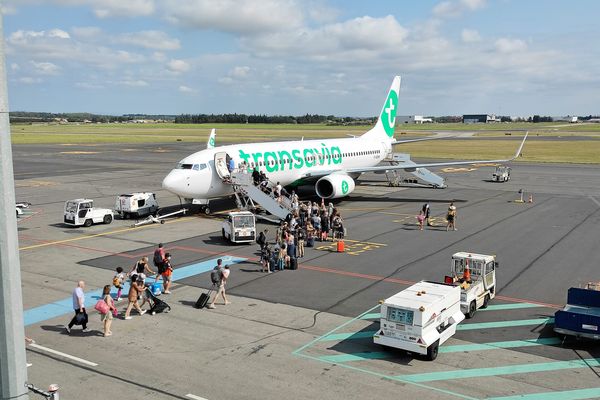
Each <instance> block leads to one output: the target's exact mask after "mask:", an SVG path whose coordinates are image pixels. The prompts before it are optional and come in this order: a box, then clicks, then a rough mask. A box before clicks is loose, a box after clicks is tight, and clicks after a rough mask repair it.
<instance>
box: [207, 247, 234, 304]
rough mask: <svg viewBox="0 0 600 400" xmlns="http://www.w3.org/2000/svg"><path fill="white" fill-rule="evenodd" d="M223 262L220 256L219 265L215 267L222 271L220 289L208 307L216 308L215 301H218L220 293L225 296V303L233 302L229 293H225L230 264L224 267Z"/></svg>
mask: <svg viewBox="0 0 600 400" xmlns="http://www.w3.org/2000/svg"><path fill="white" fill-rule="evenodd" d="M222 263H223V260H221V259H220V258H219V259H218V260H217V266H216V267H215V269H217V270H218V271H219V272H220V274H219V275H220V277H221V280H220V281H219V289H218V290H217V293H216V294H215V297H214V299H213V301H212V302H211V303H210V304H209V305H208V306H206V307H207V308H215V302H216V301H217V298H218V297H219V294H220V295H221V296H223V302H224V303H225V305H227V304H231V302H230V301H228V300H227V295H226V294H225V285H226V284H227V279H228V278H229V273H230V272H231V271H229V265H226V266H225V267H223V266H222Z"/></svg>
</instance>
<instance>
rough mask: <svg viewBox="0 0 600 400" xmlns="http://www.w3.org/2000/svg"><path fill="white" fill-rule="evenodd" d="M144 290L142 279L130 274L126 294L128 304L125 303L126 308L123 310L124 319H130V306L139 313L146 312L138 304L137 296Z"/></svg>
mask: <svg viewBox="0 0 600 400" xmlns="http://www.w3.org/2000/svg"><path fill="white" fill-rule="evenodd" d="M144 290H146V287H145V286H144V279H142V277H140V276H138V275H132V277H131V286H130V287H129V295H128V296H127V299H128V300H129V304H127V310H125V319H131V316H130V315H129V314H130V313H131V309H132V308H135V309H136V310H137V312H138V313H139V314H140V315H144V314H146V310H142V308H141V307H140V305H139V304H138V297H139V296H140V295H141V294H142V293H144Z"/></svg>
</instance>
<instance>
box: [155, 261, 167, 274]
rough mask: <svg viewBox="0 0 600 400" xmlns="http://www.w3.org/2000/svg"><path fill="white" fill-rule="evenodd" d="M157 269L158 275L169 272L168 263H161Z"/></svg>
mask: <svg viewBox="0 0 600 400" xmlns="http://www.w3.org/2000/svg"><path fill="white" fill-rule="evenodd" d="M156 268H158V273H159V274H164V273H165V271H166V270H167V263H166V262H164V261H161V262H160V263H158V264H157V265H156Z"/></svg>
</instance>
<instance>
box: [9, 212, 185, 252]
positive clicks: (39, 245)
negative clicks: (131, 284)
mask: <svg viewBox="0 0 600 400" xmlns="http://www.w3.org/2000/svg"><path fill="white" fill-rule="evenodd" d="M193 218H196V217H181V218H179V219H176V220H173V221H167V222H165V223H166V224H173V223H176V222H182V221H184V222H185V221H189V220H191V219H193ZM156 226H160V224H152V225H143V226H137V227H134V228H125V229H117V230H115V231H110V232H103V233H96V234H94V235H83V236H77V237H74V238H70V239H64V240H56V241H54V242H47V243H40V244H34V245H31V246H25V247H21V248H19V250H20V251H21V250H31V249H36V248H38V247H46V246H52V245H55V244H61V243H68V242H75V241H78V240H84V239H92V238H95V237H101V236H108V235H112V234H115V233H122V232H129V231H135V230H139V229H143V228H150V227H156Z"/></svg>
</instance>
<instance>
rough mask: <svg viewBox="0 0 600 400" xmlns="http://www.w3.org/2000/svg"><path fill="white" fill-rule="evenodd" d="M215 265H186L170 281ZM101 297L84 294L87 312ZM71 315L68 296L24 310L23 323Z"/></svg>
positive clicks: (213, 261) (232, 260)
mask: <svg viewBox="0 0 600 400" xmlns="http://www.w3.org/2000/svg"><path fill="white" fill-rule="evenodd" d="M221 259H222V260H223V265H232V264H237V263H240V262H244V261H246V260H247V259H246V258H240V257H229V256H225V257H221ZM215 265H217V259H216V258H214V259H211V260H207V261H202V262H200V263H196V264H191V265H187V266H185V267H179V268H176V269H174V270H173V275H172V277H171V279H172V280H173V281H177V280H181V279H185V278H189V277H191V276H194V275H199V274H202V273H204V272H208V271H210V270H211V269H213V268H214V267H215ZM150 279H152V278H150ZM207 283H208V282H207ZM111 290H113V292H112V294H113V295H114V294H115V293H116V292H115V288H114V287H112V288H111ZM128 291H129V283H125V285H123V290H122V292H123V293H125V295H127V292H128ZM101 296H102V290H93V291H91V292H86V294H85V307H86V308H87V309H88V310H91V309H93V307H94V305H95V304H96V302H97V301H98V299H100V297H101ZM71 313H73V300H72V298H71V296H69V297H68V298H66V299H63V300H59V301H55V302H53V303H50V304H45V305H43V306H39V307H34V308H30V309H29V310H26V311H25V312H24V313H23V319H24V322H25V326H29V325H33V324H36V323H38V322H42V321H46V320H49V319H52V318H55V317H60V316H62V315H65V314H71Z"/></svg>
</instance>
